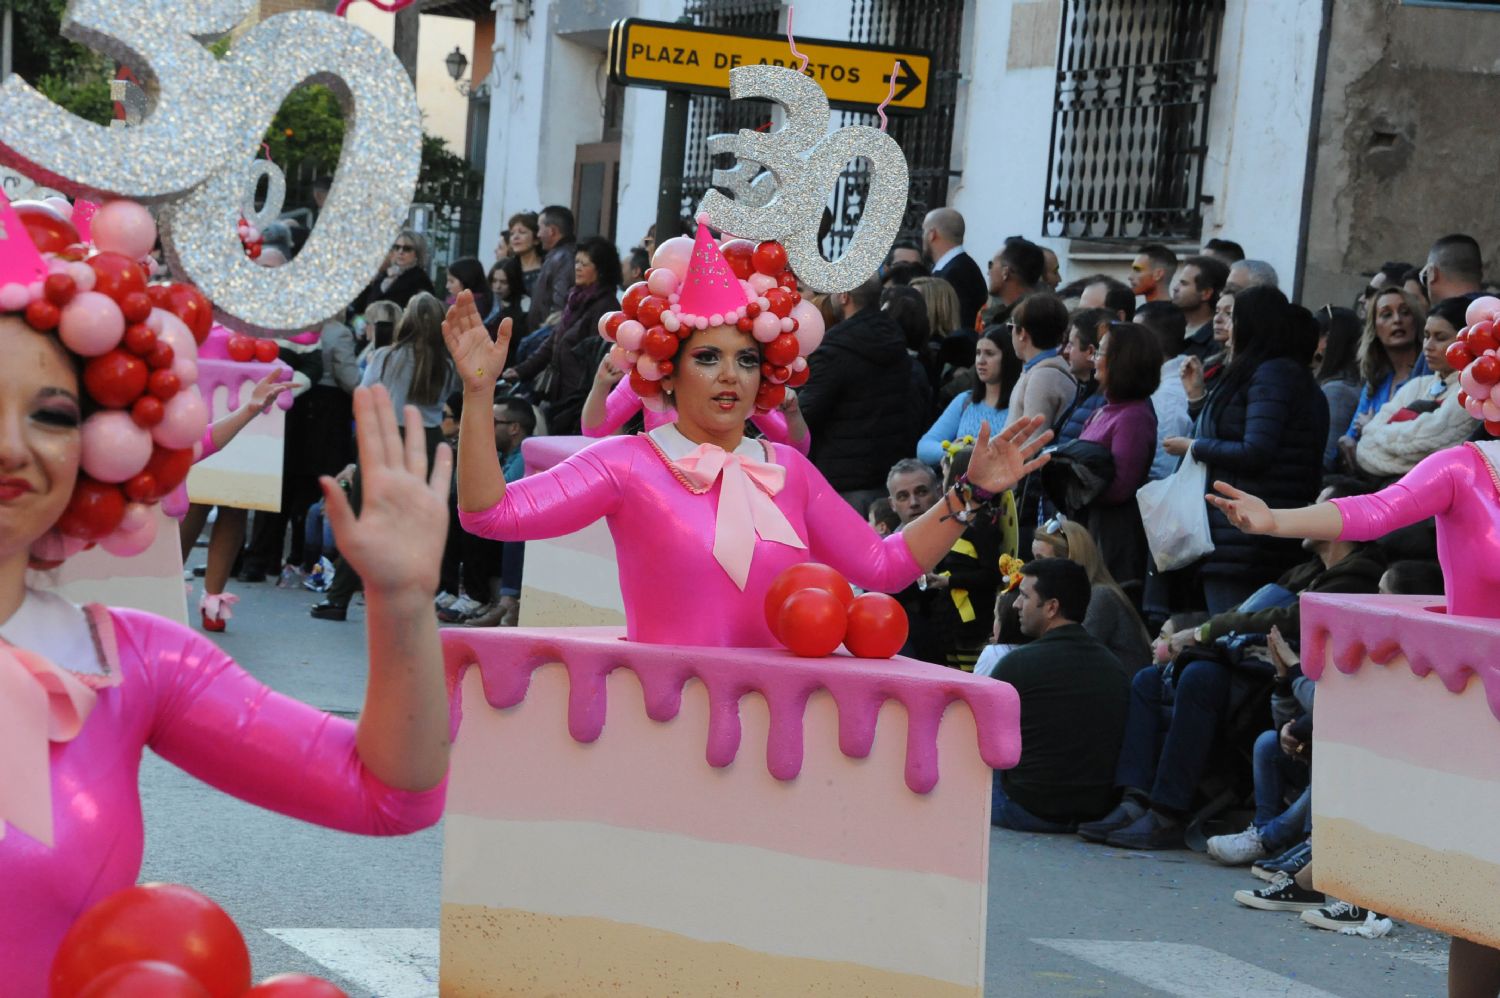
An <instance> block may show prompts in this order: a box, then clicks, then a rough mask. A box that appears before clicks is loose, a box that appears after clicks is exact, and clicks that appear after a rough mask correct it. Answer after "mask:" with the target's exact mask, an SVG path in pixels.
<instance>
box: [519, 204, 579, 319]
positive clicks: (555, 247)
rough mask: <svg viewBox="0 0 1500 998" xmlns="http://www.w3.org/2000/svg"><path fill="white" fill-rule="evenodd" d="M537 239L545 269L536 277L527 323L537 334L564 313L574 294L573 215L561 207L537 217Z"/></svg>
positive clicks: (549, 206)
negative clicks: (549, 318) (548, 321)
mask: <svg viewBox="0 0 1500 998" xmlns="http://www.w3.org/2000/svg"><path fill="white" fill-rule="evenodd" d="M537 238H538V239H540V240H541V243H542V250H543V252H545V253H546V256H544V257H543V258H542V269H541V271H540V272H539V273H538V274H537V275H536V287H535V288H533V289H532V292H531V311H530V312H529V313H527V321H528V324H529V325H530V327H531V329H532V331H533V332H535V331H537V330H540V329H541V328H542V327H543V326H545V325H547V318H548V317H549V316H552V315H556V314H559V313H561V312H562V310H563V307H564V306H566V305H567V304H568V292H569V291H572V290H573V252H574V249H575V243H576V238H577V237H576V236H575V235H574V223H573V212H572V211H570V210H569V209H567V208H565V207H563V206H562V205H560V204H552V205H548V206H547V207H545V208H543V209H542V213H541V214H540V215H538V216H537Z"/></svg>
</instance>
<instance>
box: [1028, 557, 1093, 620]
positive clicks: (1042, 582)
mask: <svg viewBox="0 0 1500 998" xmlns="http://www.w3.org/2000/svg"><path fill="white" fill-rule="evenodd" d="M1021 574H1022V575H1029V576H1030V577H1031V578H1033V579H1036V594H1037V596H1039V597H1040V598H1041V599H1042V600H1043V601H1044V602H1045V601H1046V600H1049V599H1055V600H1057V609H1058V612H1059V613H1060V614H1062V618H1063V619H1064V620H1068V621H1072V622H1073V623H1075V624H1081V623H1083V618H1084V616H1085V615H1086V614H1087V613H1088V612H1089V596H1090V595H1091V588H1092V587H1091V586H1090V585H1089V573H1088V571H1087V570H1086V569H1084V567H1083V566H1082V565H1080V564H1078V563H1077V562H1076V561H1072V560H1070V559H1067V558H1037V559H1036V560H1035V561H1028V562H1027V563H1026V564H1025V565H1023V566H1021Z"/></svg>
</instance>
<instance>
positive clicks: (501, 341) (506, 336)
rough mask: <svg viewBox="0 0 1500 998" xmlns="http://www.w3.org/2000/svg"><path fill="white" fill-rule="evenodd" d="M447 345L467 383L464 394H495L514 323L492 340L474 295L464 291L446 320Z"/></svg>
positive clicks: (505, 324) (504, 321)
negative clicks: (475, 302)
mask: <svg viewBox="0 0 1500 998" xmlns="http://www.w3.org/2000/svg"><path fill="white" fill-rule="evenodd" d="M443 341H444V342H445V343H447V344H448V352H449V353H450V354H452V355H453V364H454V366H455V367H456V368H457V369H458V376H459V378H460V379H462V380H463V383H464V391H466V392H472V393H477V394H483V393H486V392H488V393H490V394H493V393H494V391H495V381H496V379H497V378H499V377H500V372H501V371H502V370H503V369H504V367H505V357H506V355H507V354H508V353H509V352H510V320H509V319H502V320H501V321H500V329H499V331H498V334H497V335H496V337H495V339H493V340H491V339H490V333H489V330H487V329H485V328H484V320H483V319H482V318H481V317H480V315H479V309H478V308H476V307H475V306H474V293H473V292H472V291H468V290H464V291H460V292H459V293H458V298H457V300H455V301H454V302H453V306H452V307H451V308H449V309H448V314H447V316H445V317H444V319H443Z"/></svg>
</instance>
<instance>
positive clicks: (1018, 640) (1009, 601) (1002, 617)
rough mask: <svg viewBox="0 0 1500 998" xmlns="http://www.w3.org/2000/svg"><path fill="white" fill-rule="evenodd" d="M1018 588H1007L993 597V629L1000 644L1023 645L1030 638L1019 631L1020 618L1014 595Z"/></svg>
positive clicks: (1017, 594) (1019, 592)
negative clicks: (995, 625)
mask: <svg viewBox="0 0 1500 998" xmlns="http://www.w3.org/2000/svg"><path fill="white" fill-rule="evenodd" d="M1020 595H1021V591H1020V590H1019V589H1007V590H1006V591H1005V592H1003V593H1001V594H1000V595H999V596H997V597H996V598H995V622H996V623H997V624H999V625H1000V626H999V627H997V628H996V629H995V630H996V632H997V633H998V636H999V638H1000V643H1001V644H1002V645H1024V644H1026V643H1027V642H1028V641H1030V640H1031V639H1030V638H1029V637H1027V636H1026V635H1025V634H1024V633H1023V632H1022V631H1021V618H1020V616H1019V615H1018V614H1017V613H1016V597H1018V596H1020Z"/></svg>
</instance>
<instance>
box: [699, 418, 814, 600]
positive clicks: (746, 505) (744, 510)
mask: <svg viewBox="0 0 1500 998" xmlns="http://www.w3.org/2000/svg"><path fill="white" fill-rule="evenodd" d="M673 463H674V464H676V465H677V468H678V469H679V470H680V471H681V472H682V473H683V475H685V476H686V477H687V479H688V481H689V482H691V483H692V484H693V486H694V487H695V488H697V489H699V490H702V491H705V492H706V491H707V490H708V489H710V488H712V487H713V484H714V480H715V479H717V478H719V477H720V476H721V475H722V476H723V483H722V485H721V486H720V488H719V512H718V516H717V518H716V519H715V520H714V558H715V560H717V561H718V563H719V564H720V565H722V566H723V568H724V571H726V572H728V573H729V577H730V578H731V579H733V580H734V584H735V585H736V586H738V587H739V588H740V590H742V591H743V590H744V588H745V582H746V581H747V580H748V579H749V578H750V560H751V558H752V557H754V555H755V538H756V536H757V535H759V537H760V538H761V540H766V541H776V542H777V543H779V544H786V545H789V546H791V547H794V548H806V547H807V545H806V544H803V543H802V538H800V537H798V536H797V532H796V531H795V530H793V529H792V525H791V523H789V522H788V521H787V518H786V516H785V514H783V513H782V512H781V510H779V509H777V508H776V504H775V503H774V502H772V501H771V497H772V496H774V495H776V494H777V493H778V492H780V491H781V489H782V486H784V485H785V484H786V469H785V468H783V467H782V466H781V465H779V464H770V463H767V462H763V461H752V460H750V459H749V458H747V457H744V456H742V455H740V454H732V453H730V452H728V451H726V450H725V449H724V448H722V447H719V446H716V445H714V444H699V445H698V446H697V447H695V448H693V451H692V453H690V454H688V455H687V456H686V457H684V458H682V459H681V460H680V461H674V462H673Z"/></svg>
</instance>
